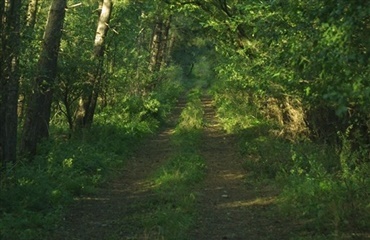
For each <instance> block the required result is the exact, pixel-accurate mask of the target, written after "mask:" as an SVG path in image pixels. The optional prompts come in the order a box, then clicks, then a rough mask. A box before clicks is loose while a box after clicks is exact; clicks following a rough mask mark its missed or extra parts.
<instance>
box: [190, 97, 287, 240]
mask: <svg viewBox="0 0 370 240" xmlns="http://www.w3.org/2000/svg"><path fill="white" fill-rule="evenodd" d="M202 102H203V105H204V109H205V121H206V127H205V129H204V135H203V140H202V148H201V154H202V155H203V157H204V158H205V161H206V165H207V176H206V179H205V181H204V183H203V185H202V186H201V188H200V189H199V190H198V191H199V194H200V195H201V198H200V200H199V203H198V208H199V215H200V217H199V222H198V224H197V228H196V229H195V230H194V232H193V233H192V234H191V239H196V240H197V239H204V240H208V239H209V240H216V239H242V240H245V239H251V240H255V239H287V238H288V237H287V234H288V233H287V232H286V231H285V230H284V228H285V226H284V224H283V223H282V222H281V221H280V220H279V219H277V217H276V216H273V215H272V213H273V211H271V210H272V208H273V207H274V205H273V204H272V203H273V201H274V198H275V196H276V191H274V190H272V189H269V188H268V187H265V188H263V189H257V190H256V189H255V187H249V188H248V187H247V184H246V181H245V179H246V172H245V171H244V170H243V167H242V161H243V158H242V157H241V156H240V154H239V153H238V146H237V139H236V137H235V136H232V135H228V134H226V133H225V132H224V131H223V130H222V129H221V127H220V126H219V125H218V122H217V119H216V116H215V111H214V109H213V107H212V102H211V99H210V98H203V99H202Z"/></svg>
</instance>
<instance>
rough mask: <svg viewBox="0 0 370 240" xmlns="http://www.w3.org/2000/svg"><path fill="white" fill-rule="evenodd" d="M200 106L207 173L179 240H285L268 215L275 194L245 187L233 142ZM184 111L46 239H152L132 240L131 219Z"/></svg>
mask: <svg viewBox="0 0 370 240" xmlns="http://www.w3.org/2000/svg"><path fill="white" fill-rule="evenodd" d="M202 104H203V108H204V113H205V115H204V121H205V127H204V130H203V135H202V139H201V146H200V154H201V155H202V156H203V157H204V159H205V164H206V169H207V173H206V177H205V179H204V181H203V182H202V183H200V184H199V186H197V187H196V189H195V190H196V192H197V193H198V196H199V199H198V202H197V206H196V207H197V210H198V219H197V222H195V224H194V225H195V228H194V229H192V230H191V231H190V232H189V235H188V236H184V239H190V240H193V239H194V240H218V239H233V240H237V239H240V240H247V239H251V240H255V239H288V237H287V236H288V232H287V231H288V230H287V229H288V228H286V224H285V223H284V222H282V220H280V219H278V217H277V216H275V215H274V214H273V212H274V211H273V209H274V208H275V206H274V204H273V203H274V201H275V197H276V195H277V192H276V191H275V190H274V189H272V188H270V187H269V186H265V187H261V188H260V189H256V187H255V186H253V185H250V184H249V185H248V184H246V174H247V173H246V172H245V170H244V169H243V166H242V163H243V161H244V159H243V157H242V156H241V155H240V154H239V151H238V143H237V137H236V136H234V135H230V134H226V133H225V132H224V131H223V130H222V128H221V126H220V125H219V123H218V120H217V117H216V113H215V110H214V108H213V106H212V99H211V98H210V97H203V98H202ZM185 105H186V101H185V100H180V101H179V104H178V105H177V107H176V109H175V111H174V114H173V116H172V117H171V119H170V121H169V122H170V124H169V125H167V126H166V127H165V128H163V129H162V131H160V132H159V133H158V134H157V135H155V136H153V137H151V138H150V139H148V140H147V141H144V143H143V144H142V146H141V147H140V149H139V150H138V151H137V153H136V154H134V156H133V157H132V158H131V159H129V160H128V161H127V163H126V165H125V166H124V168H123V170H122V172H121V173H120V174H119V175H120V176H119V177H118V178H117V179H115V180H113V181H112V182H108V183H107V184H105V185H104V186H102V187H101V188H100V189H98V191H97V193H96V194H93V195H92V196H89V197H81V198H79V199H76V202H75V204H73V206H72V208H71V209H70V211H69V213H68V214H67V216H66V218H65V219H64V222H63V224H62V226H61V227H60V228H59V229H58V231H57V233H56V234H55V236H53V238H52V239H60V240H62V239H63V240H67V239H68V240H85V239H86V240H87V239H90V240H91V239H97V240H98V239H99V240H109V239H123V240H128V239H131V240H133V239H139V240H143V239H153V238H151V237H148V236H145V234H146V233H145V232H144V233H141V234H142V235H140V236H139V237H138V235H137V230H138V229H137V228H138V226H140V223H135V220H137V219H135V214H137V211H145V210H140V206H141V203H144V204H145V201H147V199H150V198H151V197H152V196H153V192H152V191H151V190H150V185H151V182H150V180H149V179H150V176H152V174H153V173H154V172H155V171H156V170H158V169H159V168H160V167H161V166H163V165H164V164H165V163H166V160H167V159H169V158H170V156H172V154H174V153H173V149H172V147H171V142H170V138H171V133H172V131H173V130H174V128H175V126H176V122H177V119H178V117H179V115H180V113H181V111H182V109H183V108H184V107H185ZM142 213H143V212H140V213H139V214H142ZM135 224H136V226H135ZM141 231H143V229H141ZM135 232H136V233H135ZM133 234H135V235H133ZM152 237H153V236H152ZM153 240H155V239H153Z"/></svg>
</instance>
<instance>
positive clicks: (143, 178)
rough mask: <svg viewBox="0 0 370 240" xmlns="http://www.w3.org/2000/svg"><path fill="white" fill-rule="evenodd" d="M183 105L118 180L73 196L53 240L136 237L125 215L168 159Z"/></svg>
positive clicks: (142, 197)
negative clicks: (85, 195)
mask: <svg viewBox="0 0 370 240" xmlns="http://www.w3.org/2000/svg"><path fill="white" fill-rule="evenodd" d="M185 104H186V101H185V100H184V99H181V100H180V101H179V102H178V104H177V107H176V108H175V110H174V113H173V115H172V117H171V119H169V121H168V122H169V123H168V124H167V126H166V127H164V128H163V129H162V130H161V131H160V132H159V133H158V134H157V135H155V136H153V137H152V138H151V139H149V140H147V141H145V142H144V143H143V145H142V146H141V147H140V149H139V150H138V151H137V153H136V154H134V156H133V157H132V159H129V160H128V161H127V164H126V165H125V167H124V169H123V170H122V173H120V174H119V175H120V176H119V177H118V178H117V179H115V180H114V181H113V182H109V183H108V184H106V185H105V186H102V187H101V189H98V191H97V193H96V194H94V195H93V196H89V197H81V198H79V199H76V202H75V203H74V204H73V206H72V209H71V210H70V211H69V213H68V214H67V216H66V218H65V219H64V222H63V224H62V226H61V227H60V229H58V231H57V233H56V234H55V236H53V238H52V239H53V240H54V239H60V240H84V239H86V240H87V239H88V240H92V239H96V240H106V239H135V236H130V234H133V233H132V229H131V227H130V226H128V225H129V224H130V223H128V220H127V219H125V216H132V215H133V214H134V213H133V211H135V210H133V209H132V208H130V205H132V204H133V203H137V202H138V201H143V200H145V199H146V198H148V197H150V194H151V192H150V191H149V186H148V185H149V184H150V183H149V182H148V178H149V176H150V175H151V174H152V173H153V172H154V171H155V170H156V169H158V168H159V167H160V166H162V165H163V164H164V162H165V161H166V159H168V158H169V156H170V154H171V145H170V142H169V140H170V135H171V132H172V131H173V129H174V127H175V126H176V122H177V119H178V117H179V115H180V113H181V111H182V109H183V108H184V107H185Z"/></svg>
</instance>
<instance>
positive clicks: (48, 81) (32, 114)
mask: <svg viewBox="0 0 370 240" xmlns="http://www.w3.org/2000/svg"><path fill="white" fill-rule="evenodd" d="M66 2H67V0H53V2H52V3H51V7H50V10H49V15H48V20H47V23H46V27H45V32H44V38H43V42H42V49H41V54H40V57H39V61H38V64H37V76H36V78H35V86H34V91H33V93H32V94H31V96H30V99H29V103H28V106H27V109H26V117H25V123H24V128H23V137H22V142H21V153H23V154H29V156H30V157H33V156H34V155H35V154H36V147H37V143H39V142H40V140H41V139H43V138H47V137H48V136H49V121H50V112H51V103H52V97H53V88H54V85H55V79H56V74H57V61H58V53H59V46H60V41H61V37H62V28H63V23H64V16H65V8H66Z"/></svg>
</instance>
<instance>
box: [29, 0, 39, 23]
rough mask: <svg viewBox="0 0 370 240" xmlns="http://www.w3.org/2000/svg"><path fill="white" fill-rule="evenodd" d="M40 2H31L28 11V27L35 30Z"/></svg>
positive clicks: (32, 0) (34, 0)
mask: <svg viewBox="0 0 370 240" xmlns="http://www.w3.org/2000/svg"><path fill="white" fill-rule="evenodd" d="M38 3H39V0H30V2H29V4H28V9H27V27H29V28H30V29H33V28H34V26H35V24H36V15H37V7H38Z"/></svg>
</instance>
